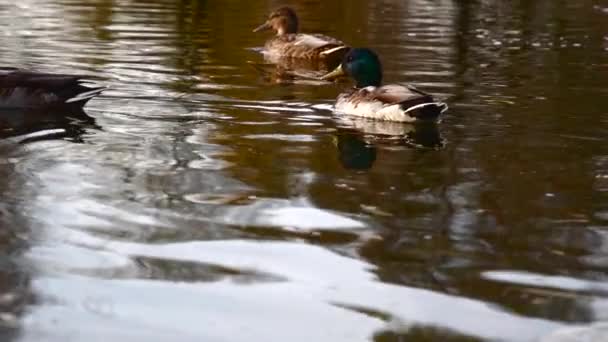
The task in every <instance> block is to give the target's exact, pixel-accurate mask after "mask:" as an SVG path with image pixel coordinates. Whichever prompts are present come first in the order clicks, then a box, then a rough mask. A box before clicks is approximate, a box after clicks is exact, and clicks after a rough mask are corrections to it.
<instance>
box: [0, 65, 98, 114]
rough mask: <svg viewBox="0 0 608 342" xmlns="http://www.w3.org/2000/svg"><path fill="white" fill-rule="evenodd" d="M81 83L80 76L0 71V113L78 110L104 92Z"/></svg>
mask: <svg viewBox="0 0 608 342" xmlns="http://www.w3.org/2000/svg"><path fill="white" fill-rule="evenodd" d="M83 82H84V77H83V76H77V75H61V74H48V73H42V72H34V71H26V70H21V69H16V68H0V109H19V108H45V107H46V108H49V107H62V106H69V107H72V108H82V107H83V106H84V105H85V104H86V103H87V101H89V100H90V99H91V98H93V97H95V96H97V95H98V94H99V93H101V92H102V91H103V90H104V89H105V87H88V86H85V85H84V84H83Z"/></svg>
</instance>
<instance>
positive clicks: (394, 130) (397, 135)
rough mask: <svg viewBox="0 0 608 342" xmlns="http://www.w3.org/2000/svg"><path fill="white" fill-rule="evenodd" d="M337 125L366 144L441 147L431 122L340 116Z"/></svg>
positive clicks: (436, 128) (436, 129)
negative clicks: (411, 122)
mask: <svg viewBox="0 0 608 342" xmlns="http://www.w3.org/2000/svg"><path fill="white" fill-rule="evenodd" d="M337 125H338V130H340V131H351V132H356V133H357V134H359V135H362V136H363V137H364V138H365V140H366V141H367V143H368V144H380V145H409V146H413V147H422V148H441V147H443V139H442V138H441V135H440V134H439V129H438V127H437V125H436V124H433V123H427V124H420V125H412V124H403V123H399V122H391V121H378V120H369V119H363V118H359V117H355V116H348V117H347V116H342V117H340V118H339V119H338V121H337Z"/></svg>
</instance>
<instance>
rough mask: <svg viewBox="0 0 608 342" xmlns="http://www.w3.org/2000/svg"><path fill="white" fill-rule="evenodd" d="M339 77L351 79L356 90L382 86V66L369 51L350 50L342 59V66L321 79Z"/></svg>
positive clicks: (376, 57)
mask: <svg viewBox="0 0 608 342" xmlns="http://www.w3.org/2000/svg"><path fill="white" fill-rule="evenodd" d="M341 75H347V76H350V77H352V78H353V79H354V80H355V82H357V88H363V87H367V86H376V87H378V86H380V84H382V64H380V60H379V59H378V56H377V55H376V54H375V53H374V52H373V51H372V50H370V49H360V48H356V49H351V50H350V51H349V52H348V53H347V54H346V55H345V56H344V58H343V59H342V64H340V65H339V66H338V67H337V68H336V69H335V70H334V71H332V72H330V73H329V74H327V75H325V76H323V77H322V79H324V80H331V79H334V78H336V77H338V76H341Z"/></svg>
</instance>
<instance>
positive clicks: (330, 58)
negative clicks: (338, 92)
mask: <svg viewBox="0 0 608 342" xmlns="http://www.w3.org/2000/svg"><path fill="white" fill-rule="evenodd" d="M350 49H351V47H350V46H348V45H338V46H334V47H328V48H327V49H325V50H323V51H321V52H320V53H319V56H321V58H323V60H325V63H326V64H327V67H328V68H329V69H332V70H333V69H334V68H336V67H337V66H338V65H340V63H341V62H342V58H343V57H344V55H346V54H347V53H348V51H350ZM330 71H331V70H330Z"/></svg>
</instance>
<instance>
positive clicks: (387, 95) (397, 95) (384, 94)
mask: <svg viewBox="0 0 608 342" xmlns="http://www.w3.org/2000/svg"><path fill="white" fill-rule="evenodd" d="M370 95H371V96H373V97H375V98H376V99H377V100H379V101H381V102H383V103H387V104H398V103H399V104H403V106H404V107H409V106H415V105H417V104H421V103H425V102H433V97H432V96H431V95H429V94H426V93H424V92H422V91H420V90H418V89H416V88H414V87H412V86H402V85H396V84H390V85H385V86H382V87H379V88H376V89H375V90H374V91H373V92H372V93H371V94H370Z"/></svg>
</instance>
